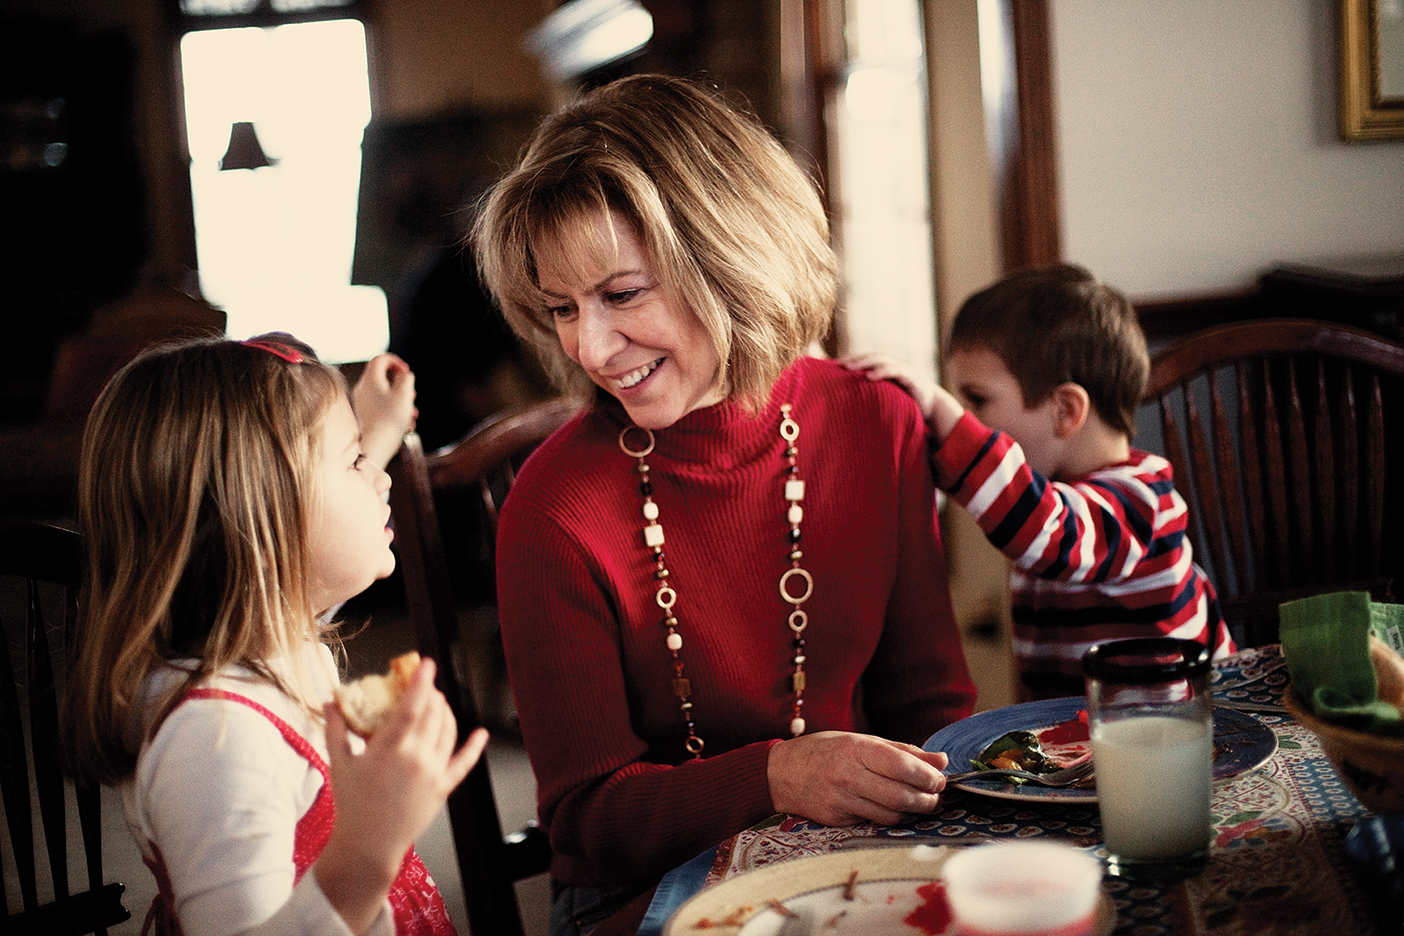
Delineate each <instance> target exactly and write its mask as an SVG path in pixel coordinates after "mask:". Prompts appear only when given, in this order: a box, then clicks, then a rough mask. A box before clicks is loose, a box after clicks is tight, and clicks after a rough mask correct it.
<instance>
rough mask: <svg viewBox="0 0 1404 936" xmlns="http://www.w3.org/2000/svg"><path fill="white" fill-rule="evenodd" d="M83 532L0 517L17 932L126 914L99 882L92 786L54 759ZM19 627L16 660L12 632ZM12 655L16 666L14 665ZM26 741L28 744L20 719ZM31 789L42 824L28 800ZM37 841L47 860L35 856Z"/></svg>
mask: <svg viewBox="0 0 1404 936" xmlns="http://www.w3.org/2000/svg"><path fill="white" fill-rule="evenodd" d="M82 551H83V542H82V537H81V536H79V534H77V533H75V532H73V531H72V530H66V529H62V528H60V527H56V526H49V525H47V524H43V523H37V522H31V521H27V520H0V576H5V577H6V578H12V579H17V580H18V581H17V582H16V584H15V587H14V588H13V589H12V590H13V592H14V594H15V595H16V596H17V600H18V602H19V603H21V604H22V606H23V612H22V617H23V621H7V622H4V623H6V624H13V625H17V626H13V627H10V628H9V631H10V634H8V635H7V634H6V633H4V632H3V631H0V794H3V799H4V803H5V822H6V825H7V826H8V828H9V832H10V846H11V849H12V853H13V856H14V862H15V868H16V871H17V872H18V875H19V892H20V904H21V905H20V906H19V907H11V906H9V902H8V899H7V898H6V897H5V895H4V887H3V882H0V901H3V902H4V910H5V915H6V923H5V927H4V931H5V932H6V933H10V934H14V936H21V934H29V933H33V934H35V936H40V934H42V936H78V934H82V933H106V932H107V929H106V928H107V927H109V926H115V925H117V924H118V923H121V922H123V921H125V920H127V919H128V918H130V917H131V914H130V913H128V912H127V910H126V908H124V907H123V906H122V892H123V890H124V889H125V888H124V887H123V885H121V884H117V883H106V882H105V881H104V878H103V871H102V815H101V802H100V799H99V793H98V789H97V788H96V787H89V786H79V787H76V788H75V789H73V791H72V792H73V797H72V801H71V802H70V797H69V790H68V789H67V787H68V784H67V783H65V780H64V776H63V773H62V772H61V770H60V768H59V753H58V724H59V721H58V719H59V716H58V702H57V691H58V682H57V680H56V676H58V677H62V676H63V675H64V674H65V673H66V669H67V662H68V660H69V659H70V657H71V650H72V646H71V644H72V639H73V623H74V617H75V615H76V611H77V593H78V576H79V568H80V565H81V561H82ZM55 603H57V606H58V608H60V609H61V610H60V611H59V616H60V618H61V620H59V621H57V622H55V624H54V625H52V626H51V624H50V619H49V617H47V616H46V615H45V609H46V608H49V609H52V608H53V607H54V605H55ZM21 632H22V634H23V636H22V639H21V641H20V643H21V645H22V649H21V651H20V655H19V658H18V660H16V659H15V657H14V656H13V655H12V654H11V651H10V644H11V639H12V638H11V636H10V635H14V636H19V634H20V633H21ZM16 664H18V665H16ZM26 722H27V723H28V724H27V727H28V736H29V749H30V753H28V754H27V753H26V748H25V733H26V732H25V727H26V725H25V723H26ZM31 785H32V787H33V789H34V790H35V791H37V794H38V796H37V799H38V801H39V816H40V823H39V827H38V828H37V829H36V828H35V825H34V817H33V814H32V809H31V806H30V795H31V794H30V790H31ZM75 815H76V824H77V828H78V831H79V835H80V837H81V840H82V845H83V858H84V861H85V863H86V867H87V883H86V887H84V888H83V889H82V890H79V891H77V892H75V890H74V886H73V884H72V883H71V882H70V881H69V873H68V872H69V868H68V842H69V838H68V833H69V829H70V828H71V827H72V826H73V819H74V816H75ZM40 843H42V844H43V846H44V851H45V852H47V854H48V861H47V862H46V863H45V864H46V866H47V867H42V866H40V863H39V861H38V860H37V858H36V855H37V853H38V847H37V846H38V845H39V844H40Z"/></svg>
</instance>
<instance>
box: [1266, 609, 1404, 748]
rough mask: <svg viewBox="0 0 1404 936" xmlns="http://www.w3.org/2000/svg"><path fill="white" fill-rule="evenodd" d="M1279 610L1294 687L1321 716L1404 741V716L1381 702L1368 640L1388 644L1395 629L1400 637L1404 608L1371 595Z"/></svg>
mask: <svg viewBox="0 0 1404 936" xmlns="http://www.w3.org/2000/svg"><path fill="white" fill-rule="evenodd" d="M1279 611H1280V614H1281V623H1280V628H1279V634H1280V639H1281V641H1282V656H1283V657H1284V658H1285V659H1286V661H1287V671H1288V673H1289V674H1290V675H1291V677H1292V687H1293V689H1294V690H1295V691H1296V693H1297V695H1298V696H1299V697H1300V698H1301V699H1302V701H1304V702H1305V703H1307V704H1308V705H1310V706H1311V708H1312V710H1313V711H1314V712H1315V713H1316V715H1317V717H1318V718H1322V719H1324V720H1326V721H1330V722H1337V723H1339V724H1343V725H1347V726H1349V727H1351V728H1354V729H1357V730H1359V731H1368V732H1370V733H1372V734H1383V735H1391V736H1404V716H1402V715H1401V714H1400V711H1399V709H1397V708H1395V707H1394V706H1393V705H1392V704H1390V703H1389V702H1386V701H1384V700H1382V699H1380V698H1379V685H1378V683H1377V681H1376V679H1375V668H1374V665H1373V664H1372V663H1371V662H1370V635H1371V634H1372V633H1373V634H1375V636H1377V637H1379V638H1380V639H1381V640H1384V641H1385V642H1386V643H1389V642H1390V631H1391V629H1392V630H1393V631H1394V634H1395V635H1397V634H1398V633H1399V632H1400V628H1401V624H1404V605H1396V604H1383V603H1377V602H1372V601H1371V600H1370V595H1369V593H1368V592H1335V593H1333V594H1328V595H1316V596H1314V597H1311V598H1302V599H1300V600H1298V601H1289V602H1286V603H1284V604H1282V605H1281V606H1280V608H1279ZM1395 639H1396V641H1397V636H1396V638H1395Z"/></svg>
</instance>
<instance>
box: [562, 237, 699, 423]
mask: <svg viewBox="0 0 1404 936" xmlns="http://www.w3.org/2000/svg"><path fill="white" fill-rule="evenodd" d="M544 246H545V248H546V249H545V250H543V251H541V254H540V258H539V262H540V288H541V292H542V293H543V294H544V296H545V298H546V303H547V306H548V308H549V310H550V313H551V317H552V320H553V321H554V323H555V327H556V336H557V338H559V339H560V342H561V348H562V349H563V350H564V351H565V353H566V355H567V356H569V357H570V359H571V360H572V361H574V362H575V363H577V364H579V365H580V366H581V367H582V368H584V370H585V372H586V373H587V374H588V375H589V376H590V379H591V380H592V381H593V382H594V383H595V384H596V385H597V386H599V387H600V388H602V389H603V390H605V391H606V392H607V393H609V394H610V395H611V396H613V397H614V398H615V399H617V400H619V402H620V403H622V404H624V408H625V409H626V410H627V411H628V413H629V417H630V418H631V419H633V421H634V423H635V424H636V425H638V426H641V427H643V428H646V429H663V428H666V427H668V426H671V425H672V424H673V423H675V422H677V421H678V420H679V419H681V418H682V417H683V416H685V415H687V414H688V413H690V412H692V411H693V410H695V409H700V408H701V407H704V406H711V405H712V404H713V403H718V402H720V401H721V400H722V399H723V398H724V394H723V393H722V391H721V389H720V386H719V381H718V374H719V373H720V371H721V357H720V355H719V354H718V353H717V349H716V345H715V344H714V343H713V341H712V336H711V335H710V334H708V332H707V330H706V328H704V327H703V325H702V322H701V320H700V319H699V318H698V317H697V316H696V314H694V313H693V311H692V310H691V309H690V308H688V307H686V306H684V305H681V304H679V303H678V302H677V301H676V300H675V299H674V298H672V297H671V296H670V295H669V293H668V290H667V289H666V288H665V287H664V285H663V284H662V283H660V282H659V281H658V278H657V275H656V274H655V273H654V269H653V264H652V263H651V262H650V260H649V258H648V256H647V254H646V253H645V251H644V248H643V245H642V244H641V242H640V240H639V235H638V232H637V230H636V229H635V227H634V225H633V224H632V223H631V222H630V221H628V220H627V219H626V218H625V217H623V215H622V214H620V213H618V212H613V213H611V214H609V215H606V214H605V213H604V212H603V211H593V212H589V213H587V214H583V215H580V216H579V217H578V218H577V219H575V220H574V221H573V222H567V223H566V227H565V228H564V229H563V230H561V231H558V232H557V236H556V237H555V238H553V239H552V240H551V241H550V242H548V243H547V244H545V245H544Z"/></svg>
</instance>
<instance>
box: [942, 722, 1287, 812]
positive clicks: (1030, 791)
mask: <svg viewBox="0 0 1404 936" xmlns="http://www.w3.org/2000/svg"><path fill="white" fill-rule="evenodd" d="M1086 708H1087V699H1086V698H1085V697H1083V696H1069V697H1067V698H1063V699H1043V700H1041V701H1038V702H1025V703H1023V704H1021V705H1010V706H1006V707H1005V708H999V709H991V710H990V711H988V712H978V713H976V714H974V715H971V716H970V717H969V718H965V719H962V720H960V721H958V722H955V723H954V724H950V725H947V726H946V727H944V728H942V729H941V730H940V731H938V732H936V733H935V734H934V735H932V736H931V737H930V738H927V739H926V743H925V744H924V745H922V747H923V748H924V749H925V750H928V751H945V752H946V754H948V755H949V756H950V758H951V763H950V766H949V767H947V768H946V770H947V771H948V772H950V773H956V772H959V771H963V770H970V769H972V768H971V764H970V761H971V760H972V759H973V758H975V757H978V756H979V754H980V752H981V751H983V750H984V749H985V748H987V747H989V745H990V743H991V742H992V741H994V740H995V739H996V738H998V737H1000V736H1001V735H1004V734H1007V733H1008V732H1011V731H1042V730H1043V729H1045V728H1051V727H1053V726H1054V725H1056V724H1059V723H1060V722H1065V721H1069V720H1070V719H1073V718H1076V717H1077V713H1078V712H1079V711H1082V710H1083V709H1086ZM1276 751H1277V734H1276V733H1275V732H1274V731H1273V730H1272V729H1271V728H1269V727H1268V726H1267V725H1264V724H1263V723H1262V722H1260V721H1258V720H1257V719H1256V718H1254V717H1253V716H1252V715H1249V714H1247V713H1245V712H1238V711H1234V710H1232V709H1223V708H1215V709H1214V779H1215V780H1216V781H1218V780H1224V779H1226V778H1228V777H1233V776H1237V775H1238V774H1241V773H1243V772H1245V771H1248V770H1252V769H1253V768H1255V767H1259V766H1261V765H1262V764H1264V763H1266V762H1267V759H1268V758H1270V757H1272V755H1273V754H1274V753H1275V752H1276ZM953 786H955V787H956V788H957V789H961V790H969V791H970V792H972V793H980V794H983V795H985V796H994V797H998V798H1000V799H1010V800H1023V801H1025V802H1042V801H1045V800H1059V801H1072V802H1081V803H1095V802H1096V801H1097V791H1096V790H1095V789H1091V790H1078V789H1060V788H1057V787H1041V786H1038V785H1036V784H1033V783H1026V784H1017V783H1010V782H1008V781H1007V780H980V779H977V778H972V779H970V780H962V781H961V782H960V783H956V784H953Z"/></svg>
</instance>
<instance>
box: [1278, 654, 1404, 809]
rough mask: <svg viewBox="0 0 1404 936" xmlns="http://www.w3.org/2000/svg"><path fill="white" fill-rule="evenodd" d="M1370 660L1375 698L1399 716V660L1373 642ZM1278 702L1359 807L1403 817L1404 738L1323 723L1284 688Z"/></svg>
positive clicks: (1402, 684) (1402, 664)
mask: <svg viewBox="0 0 1404 936" xmlns="http://www.w3.org/2000/svg"><path fill="white" fill-rule="evenodd" d="M1370 659H1371V660H1372V661H1373V662H1374V664H1375V674H1376V676H1377V678H1378V680H1379V696H1380V698H1381V699H1384V700H1385V701H1388V702H1390V703H1391V704H1393V705H1394V706H1395V707H1396V708H1399V709H1400V710H1401V711H1404V659H1401V658H1400V656H1399V654H1397V653H1395V652H1394V651H1393V650H1391V649H1390V648H1389V647H1388V645H1386V644H1384V643H1382V642H1380V641H1378V640H1376V639H1375V638H1373V637H1372V638H1371V639H1370ZM1282 701H1283V703H1284V704H1285V705H1286V706H1287V711H1288V712H1290V713H1291V715H1292V717H1293V718H1295V719H1296V720H1297V721H1298V722H1299V723H1301V724H1302V725H1305V726H1306V727H1307V728H1309V729H1311V731H1312V733H1313V734H1315V735H1316V737H1317V739H1318V740H1319V741H1320V742H1321V749H1322V750H1323V751H1325V752H1326V757H1327V758H1328V759H1329V760H1330V761H1331V765H1332V766H1333V767H1335V768H1336V772H1337V773H1339V774H1340V775H1341V779H1342V780H1343V781H1345V785H1346V786H1347V787H1349V788H1350V791H1351V792H1352V793H1354V794H1355V798H1356V799H1358V800H1360V803H1361V805H1363V806H1364V807H1365V808H1366V809H1369V810H1370V811H1371V812H1374V813H1378V814H1380V815H1388V814H1391V813H1404V738H1399V737H1394V738H1391V737H1385V736H1383V735H1377V734H1368V733H1366V732H1363V731H1356V730H1354V729H1351V728H1346V727H1344V726H1342V725H1337V724H1334V723H1332V722H1328V721H1323V720H1321V719H1320V718H1317V717H1316V716H1315V715H1313V714H1312V713H1311V712H1309V711H1306V710H1304V709H1303V706H1302V703H1301V700H1300V699H1298V698H1297V694H1296V692H1295V691H1294V690H1293V689H1292V687H1291V686H1290V685H1289V686H1288V687H1287V691H1286V692H1285V694H1284V695H1283V697H1282Z"/></svg>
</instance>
